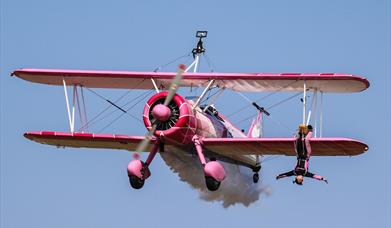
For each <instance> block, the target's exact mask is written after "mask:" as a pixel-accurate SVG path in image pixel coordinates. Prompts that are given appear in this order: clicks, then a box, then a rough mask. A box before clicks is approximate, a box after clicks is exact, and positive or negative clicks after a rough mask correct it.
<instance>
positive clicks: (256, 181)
mask: <svg viewBox="0 0 391 228" xmlns="http://www.w3.org/2000/svg"><path fill="white" fill-rule="evenodd" d="M258 181H259V174H258V173H254V175H253V182H254V183H255V184H256V183H258Z"/></svg>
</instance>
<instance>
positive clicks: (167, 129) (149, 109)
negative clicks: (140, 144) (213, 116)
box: [143, 92, 197, 145]
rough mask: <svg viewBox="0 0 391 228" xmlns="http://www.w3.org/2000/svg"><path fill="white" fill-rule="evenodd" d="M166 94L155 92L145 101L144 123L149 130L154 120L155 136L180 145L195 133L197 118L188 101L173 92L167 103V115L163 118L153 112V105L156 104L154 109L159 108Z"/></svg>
mask: <svg viewBox="0 0 391 228" xmlns="http://www.w3.org/2000/svg"><path fill="white" fill-rule="evenodd" d="M167 94H168V92H160V93H157V94H155V95H153V96H152V97H151V98H150V99H149V100H148V101H147V103H146V104H145V106H144V113H143V120H144V124H145V126H146V127H147V129H148V130H150V129H151V126H152V123H153V122H155V123H156V131H155V136H156V137H159V138H160V139H161V140H162V141H170V142H173V143H177V144H181V145H183V144H189V143H191V140H192V138H193V136H194V135H195V133H196V129H197V120H196V118H195V115H194V112H193V109H192V107H191V104H189V103H188V101H186V100H185V99H184V98H183V97H181V96H180V95H178V94H175V95H174V97H173V98H172V100H171V102H170V103H169V104H168V105H167V107H168V108H169V111H167V112H165V113H169V114H167V115H168V116H164V118H163V117H161V116H158V115H156V113H153V110H154V108H155V106H157V107H156V109H160V108H161V107H159V106H162V104H163V103H164V100H165V99H166V96H167ZM156 109H155V111H156ZM164 115H166V114H164Z"/></svg>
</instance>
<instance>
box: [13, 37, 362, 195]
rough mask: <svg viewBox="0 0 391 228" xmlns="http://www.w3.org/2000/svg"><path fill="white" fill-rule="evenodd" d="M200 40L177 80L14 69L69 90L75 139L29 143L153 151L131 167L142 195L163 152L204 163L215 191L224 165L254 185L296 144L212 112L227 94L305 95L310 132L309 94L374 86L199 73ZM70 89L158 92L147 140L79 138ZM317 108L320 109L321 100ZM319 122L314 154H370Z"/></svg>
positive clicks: (338, 78) (304, 77)
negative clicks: (263, 159)
mask: <svg viewBox="0 0 391 228" xmlns="http://www.w3.org/2000/svg"><path fill="white" fill-rule="evenodd" d="M197 34H198V36H197V37H199V42H198V44H197V47H196V48H194V49H193V57H194V61H193V62H192V64H191V65H189V67H187V68H186V67H184V66H183V65H181V66H180V67H179V69H178V72H177V73H170V72H128V71H84V70H48V69H18V70H15V71H14V72H13V73H12V75H13V76H16V77H19V78H21V79H24V80H26V81H30V82H34V83H41V84H47V85H56V86H63V87H64V92H65V98H66V103H67V111H68V117H69V123H70V129H71V130H70V132H55V131H38V132H27V133H25V134H24V136H25V137H26V138H28V139H30V140H33V141H35V142H39V143H42V144H48V145H53V146H57V147H76V148H80V147H86V148H102V149H123V150H128V151H132V152H136V153H137V152H149V155H148V158H147V159H146V161H141V160H139V159H137V158H136V159H134V160H132V161H131V162H130V163H129V165H128V169H127V170H128V176H129V181H130V184H131V186H132V187H133V188H136V189H139V188H141V187H142V186H143V185H144V181H145V180H146V179H147V178H148V177H149V176H150V170H149V166H150V165H151V163H152V161H153V159H154V157H155V155H156V154H157V152H160V153H162V154H163V153H164V151H176V152H177V153H183V154H193V155H195V156H194V157H198V159H194V161H195V162H197V163H198V164H201V165H202V166H201V167H202V169H203V172H204V177H205V182H206V186H207V188H208V189H209V190H211V191H215V190H217V189H218V188H219V186H220V183H221V182H222V181H223V180H224V179H225V178H226V176H227V175H229V173H226V169H225V168H224V167H225V165H226V164H234V165H241V166H245V167H249V168H250V169H252V171H253V172H254V174H253V181H254V182H255V183H256V182H258V179H259V175H258V172H259V171H260V169H261V164H260V158H259V157H260V156H264V155H286V156H295V155H296V151H295V146H294V144H295V138H294V137H285V138H265V137H261V134H260V131H259V122H260V121H261V118H258V119H257V120H255V121H254V122H253V124H252V126H251V128H250V130H249V133H248V134H247V135H246V134H244V132H243V131H241V130H239V129H238V128H236V127H235V126H234V125H233V124H232V123H231V122H230V121H229V120H228V119H227V118H226V117H224V116H223V115H221V114H220V113H218V112H217V110H216V109H215V107H214V106H213V102H214V101H215V99H217V97H218V96H219V95H220V94H221V92H222V91H223V90H226V89H228V90H232V91H236V92H276V91H277V92H278V91H288V92H302V93H303V97H302V101H303V124H306V125H308V122H309V118H310V115H311V114H310V112H308V114H307V102H306V100H307V98H306V97H307V95H306V94H307V93H309V92H312V93H313V94H314V97H315V99H317V94H318V93H319V94H320V95H321V98H322V95H323V93H329V92H331V93H353V92H360V91H363V90H365V89H367V88H368V87H369V82H368V80H366V79H365V78H362V77H358V76H354V75H350V74H334V73H324V74H322V73H320V74H301V73H287V74H266V73H252V74H246V73H198V72H197V68H198V64H199V60H200V57H201V56H202V54H203V52H204V51H205V49H204V48H203V46H202V38H204V37H205V35H206V32H201V33H197ZM67 86H72V87H73V91H74V92H73V96H78V93H77V91H78V88H80V89H83V88H89V89H91V88H108V89H137V90H150V89H155V90H156V94H155V95H153V96H152V97H151V98H149V100H148V101H147V103H146V104H145V107H144V112H143V121H144V124H145V126H146V128H147V129H148V130H149V132H148V134H147V135H146V136H127V135H114V134H94V133H86V132H84V131H82V132H76V131H75V130H74V129H75V128H74V125H75V117H74V116H75V115H74V110H75V106H73V108H72V107H70V106H71V105H70V104H69V102H68V93H67ZM177 87H202V88H204V89H203V92H202V93H201V94H200V95H199V96H198V97H197V98H196V99H194V100H190V99H189V100H188V99H185V98H184V97H182V96H181V95H179V94H177V93H176V91H177ZM212 87H213V88H218V90H219V91H220V92H218V93H216V95H215V97H213V98H212V99H210V101H211V102H210V103H208V104H206V105H201V102H202V101H203V99H205V95H206V94H207V92H208V91H209V90H210V89H211V88H212ZM75 91H76V92H75ZM77 100H78V99H77ZM108 102H109V103H111V104H112V105H113V106H116V107H117V108H119V109H121V107H119V106H118V105H117V104H115V103H114V102H111V101H109V100H108ZM313 103H316V100H315V102H313ZM320 103H322V102H320ZM253 105H254V106H255V107H256V108H257V109H258V110H259V113H260V115H262V114H265V113H266V114H268V113H267V110H265V109H263V108H261V107H259V106H258V105H257V104H256V103H253ZM76 108H77V107H76ZM79 109H80V107H79ZM122 111H124V110H122ZM315 111H316V105H315ZM320 111H321V108H320ZM314 113H315V112H314ZM314 115H315V114H314ZM321 115H322V114H320V116H321ZM321 121H322V120H321V119H320V124H319V126H320V127H319V126H317V125H315V137H312V138H311V139H310V145H311V148H312V155H314V156H353V155H358V154H361V153H364V152H365V151H367V150H368V146H367V145H366V144H364V143H362V142H360V141H357V140H353V139H348V138H328V137H322V129H321V128H322V127H321V126H322V123H321ZM257 126H258V129H257V128H256V127H257ZM318 128H319V129H318ZM317 130H318V131H319V137H318V136H317V133H316V131H317ZM198 160H199V161H198Z"/></svg>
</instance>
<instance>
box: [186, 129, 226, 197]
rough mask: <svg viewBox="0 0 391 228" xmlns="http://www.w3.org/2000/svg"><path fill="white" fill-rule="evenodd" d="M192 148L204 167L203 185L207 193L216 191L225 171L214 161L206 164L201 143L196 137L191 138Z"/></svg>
mask: <svg viewBox="0 0 391 228" xmlns="http://www.w3.org/2000/svg"><path fill="white" fill-rule="evenodd" d="M193 142H194V146H195V148H196V151H197V154H198V158H199V159H200V162H201V164H202V166H203V167H204V174H205V184H206V187H207V188H208V190H209V191H216V190H217V189H219V187H220V184H221V181H223V180H224V178H225V170H224V167H223V165H221V163H220V162H218V161H216V159H213V158H212V159H211V161H209V162H206V160H205V156H204V153H203V152H202V146H201V142H200V140H199V138H198V136H197V135H195V136H194V137H193Z"/></svg>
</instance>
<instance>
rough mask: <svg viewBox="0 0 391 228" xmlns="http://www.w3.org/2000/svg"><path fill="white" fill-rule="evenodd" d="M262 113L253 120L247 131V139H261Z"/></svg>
mask: <svg viewBox="0 0 391 228" xmlns="http://www.w3.org/2000/svg"><path fill="white" fill-rule="evenodd" d="M262 121H263V120H262V112H258V116H257V118H256V119H254V120H253V122H252V124H251V126H250V129H249V130H248V133H247V137H248V138H262V136H263V122H262Z"/></svg>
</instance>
